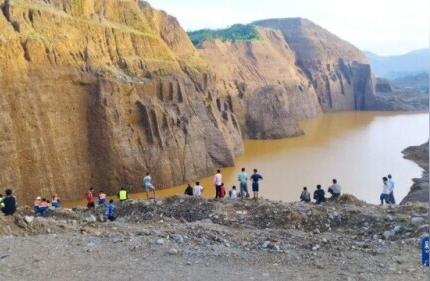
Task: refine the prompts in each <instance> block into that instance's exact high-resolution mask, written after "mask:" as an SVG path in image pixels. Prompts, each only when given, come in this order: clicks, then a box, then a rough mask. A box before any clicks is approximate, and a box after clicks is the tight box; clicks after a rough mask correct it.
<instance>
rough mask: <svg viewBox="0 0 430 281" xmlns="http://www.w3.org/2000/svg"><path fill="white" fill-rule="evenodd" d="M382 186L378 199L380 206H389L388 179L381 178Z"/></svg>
mask: <svg viewBox="0 0 430 281" xmlns="http://www.w3.org/2000/svg"><path fill="white" fill-rule="evenodd" d="M382 182H383V186H382V193H381V196H380V197H379V199H380V200H381V206H382V205H384V201H385V204H391V203H390V186H389V185H388V179H387V178H386V177H383V178H382Z"/></svg>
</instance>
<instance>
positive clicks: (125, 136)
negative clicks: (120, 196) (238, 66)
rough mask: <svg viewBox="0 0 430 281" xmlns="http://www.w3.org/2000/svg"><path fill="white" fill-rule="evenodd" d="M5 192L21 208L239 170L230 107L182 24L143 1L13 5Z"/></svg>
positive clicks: (1, 157)
mask: <svg viewBox="0 0 430 281" xmlns="http://www.w3.org/2000/svg"><path fill="white" fill-rule="evenodd" d="M1 11H2V13H1V14H0V30H1V32H0V126H1V128H2V132H1V133H0V167H1V169H0V185H1V186H3V187H4V186H6V185H10V186H12V187H13V188H14V189H15V190H16V192H17V195H18V196H19V198H20V200H23V201H26V202H30V201H31V200H32V199H33V198H34V197H35V196H36V195H40V194H41V195H43V196H49V195H50V194H52V193H60V194H61V196H62V197H63V199H76V198H80V197H82V194H84V192H85V190H86V189H87V188H88V187H89V186H94V187H96V188H97V189H104V190H105V191H106V192H110V193H116V192H117V190H118V188H119V186H120V185H122V184H131V185H132V186H134V188H135V189H134V190H133V191H137V190H139V189H138V188H139V186H140V181H141V176H142V175H143V174H144V173H145V172H146V171H150V172H151V173H152V174H153V177H154V180H155V182H156V183H157V185H158V186H159V187H162V186H170V185H173V184H179V183H182V182H184V181H186V180H190V179H193V178H197V177H202V176H205V175H208V174H209V173H211V172H212V171H213V169H215V168H216V167H219V166H231V165H233V164H234V157H235V156H236V155H237V154H239V153H241V152H242V150H243V144H242V136H241V132H240V129H239V127H238V125H237V123H235V120H236V117H235V114H234V113H233V112H232V111H231V109H230V108H222V110H219V109H218V108H217V104H216V100H217V99H218V93H217V91H216V90H215V87H214V86H213V84H214V83H213V79H214V78H213V75H211V74H210V73H209V72H208V71H207V67H206V66H205V63H204V61H203V60H202V59H201V58H200V56H199V54H198V53H197V52H196V50H195V49H194V47H193V46H192V44H191V42H190V40H189V39H188V36H187V34H186V33H185V32H184V31H183V30H182V29H181V27H180V26H179V25H178V23H177V21H176V20H175V19H174V18H172V17H170V16H168V15H167V14H165V13H164V12H160V11H156V10H154V9H152V8H151V7H150V6H149V5H148V4H146V3H145V2H142V1H114V0H105V1H91V0H81V1H76V0H52V1H42V0H26V1H19V0H15V1H2V3H1Z"/></svg>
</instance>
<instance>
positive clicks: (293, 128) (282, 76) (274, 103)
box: [199, 28, 321, 138]
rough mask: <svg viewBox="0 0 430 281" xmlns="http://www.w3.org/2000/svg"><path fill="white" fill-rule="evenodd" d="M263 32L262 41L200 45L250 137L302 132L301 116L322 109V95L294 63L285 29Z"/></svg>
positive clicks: (260, 32) (260, 30) (211, 42)
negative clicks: (319, 101) (283, 33)
mask: <svg viewBox="0 0 430 281" xmlns="http://www.w3.org/2000/svg"><path fill="white" fill-rule="evenodd" d="M258 32H259V34H260V38H259V39H258V40H252V41H236V42H231V41H225V42H222V41H220V40H209V41H206V42H204V43H203V44H202V45H201V48H200V49H199V50H200V52H201V54H202V55H203V56H204V57H205V58H206V59H207V61H208V62H209V65H210V68H211V70H212V71H213V72H214V73H216V75H217V76H216V77H217V81H218V83H217V85H218V89H219V91H220V92H221V93H223V94H224V95H226V97H227V99H228V100H229V101H230V104H231V105H232V108H233V110H234V112H235V113H236V115H237V116H238V118H239V122H240V124H241V127H242V128H243V132H244V133H245V134H246V136H247V137H250V138H283V137H287V136H294V135H299V134H301V130H300V128H299V126H298V121H299V120H301V119H305V118H312V117H315V116H317V115H318V114H320V113H321V108H320V105H319V103H318V99H317V95H316V93H315V91H314V88H313V86H312V85H311V83H309V79H308V78H307V77H306V76H305V75H304V73H303V72H302V71H301V69H299V68H298V67H297V66H296V65H295V59H296V58H295V55H294V53H293V51H292V50H291V49H290V47H289V46H288V44H287V43H286V41H285V40H284V37H283V35H282V33H281V32H280V31H277V30H271V29H265V28H259V29H258Z"/></svg>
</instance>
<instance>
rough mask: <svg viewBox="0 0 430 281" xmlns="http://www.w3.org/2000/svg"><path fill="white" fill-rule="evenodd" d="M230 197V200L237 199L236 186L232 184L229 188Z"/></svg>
mask: <svg viewBox="0 0 430 281" xmlns="http://www.w3.org/2000/svg"><path fill="white" fill-rule="evenodd" d="M229 193H230V199H232V200H236V199H237V190H236V186H235V185H233V187H232V188H231V190H230V192H229Z"/></svg>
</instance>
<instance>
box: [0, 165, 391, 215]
mask: <svg viewBox="0 0 430 281" xmlns="http://www.w3.org/2000/svg"><path fill="white" fill-rule="evenodd" d="M262 179H263V177H262V176H261V174H259V173H258V170H257V169H254V171H253V174H252V175H251V176H248V174H247V173H246V169H245V168H242V169H241V172H240V173H239V174H238V176H237V181H238V182H239V188H240V189H239V192H238V191H237V188H236V186H235V185H233V186H232V188H231V190H230V191H229V192H228V193H229V197H230V198H231V199H236V198H249V197H250V193H249V191H248V182H251V187H252V192H253V198H254V199H258V196H259V192H260V181H261V180H262ZM382 182H383V187H382V193H381V195H380V201H381V205H383V204H384V203H385V204H395V203H396V200H395V198H394V188H395V182H394V180H393V177H392V176H391V175H390V174H389V175H388V176H387V177H383V178H382ZM213 184H214V186H215V198H216V199H220V198H224V197H225V196H226V190H225V185H224V182H223V176H222V173H221V170H217V172H216V174H215V176H214V178H213ZM143 187H144V189H145V192H146V197H147V199H149V193H150V192H152V193H153V195H154V197H153V198H155V187H154V185H153V184H152V178H151V175H150V174H149V173H146V175H145V176H144V178H143ZM203 191H204V187H203V186H202V185H201V184H200V182H196V184H195V185H194V187H191V185H190V184H188V186H187V188H186V189H185V194H186V195H189V196H194V197H201V196H202V194H203ZM327 192H328V193H330V194H331V197H330V198H333V199H338V198H339V197H340V196H341V192H342V187H341V186H340V185H339V184H338V182H337V180H336V179H333V180H332V185H330V186H329V187H328V188H327ZM325 194H326V193H325V191H324V189H323V188H322V187H321V185H320V184H318V185H317V186H316V190H315V191H314V193H313V199H314V200H315V203H316V204H321V203H322V202H325V201H326V200H327V198H326V197H325V196H326V195H325ZM117 197H118V199H119V201H120V202H123V201H126V200H128V191H127V189H126V188H125V187H122V188H121V190H120V191H119V192H118V195H117ZM86 201H87V208H88V209H90V210H91V209H94V208H95V207H96V197H95V195H94V188H90V189H89V190H88V191H87V193H86ZM300 201H302V202H306V203H310V202H311V194H310V193H309V191H308V188H307V187H303V191H302V193H301V194H300ZM97 205H98V206H102V207H105V210H106V217H107V218H108V219H109V220H111V221H113V220H114V219H115V214H114V211H115V205H114V200H113V199H110V200H109V201H108V200H107V195H106V193H105V192H103V191H100V192H99V194H98V196H97ZM33 207H34V211H35V212H36V213H37V214H44V213H45V212H47V211H48V210H49V209H55V208H59V207H60V198H59V197H58V195H56V194H55V195H54V196H53V197H52V201H49V200H46V199H45V198H41V197H37V198H36V201H35V202H34V206H33ZM16 208H17V204H16V199H15V196H13V192H12V190H11V189H7V190H6V191H5V197H3V195H2V194H0V209H1V211H2V212H3V213H4V214H5V215H12V214H14V213H15V212H16Z"/></svg>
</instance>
